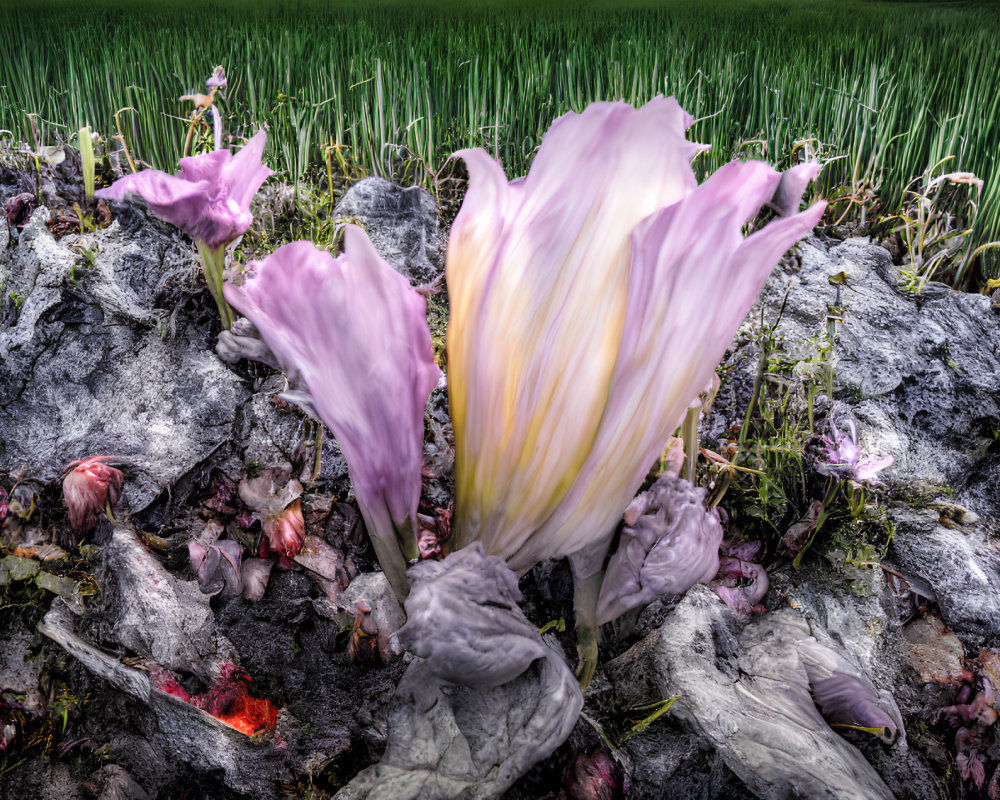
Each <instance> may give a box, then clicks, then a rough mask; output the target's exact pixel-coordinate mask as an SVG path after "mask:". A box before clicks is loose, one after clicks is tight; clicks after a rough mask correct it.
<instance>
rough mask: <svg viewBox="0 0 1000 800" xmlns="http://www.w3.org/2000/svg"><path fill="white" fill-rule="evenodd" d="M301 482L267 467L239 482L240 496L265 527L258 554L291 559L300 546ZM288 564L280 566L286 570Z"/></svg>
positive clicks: (302, 529) (303, 532) (303, 527)
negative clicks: (252, 476) (254, 475)
mask: <svg viewBox="0 0 1000 800" xmlns="http://www.w3.org/2000/svg"><path fill="white" fill-rule="evenodd" d="M301 494H302V484H301V483H299V482H298V481H297V480H295V479H294V478H290V477H289V474H288V473H287V472H286V471H284V470H279V469H266V470H264V471H262V472H261V473H260V474H259V475H257V476H256V477H254V478H244V479H243V480H241V481H240V484H239V495H240V499H241V500H242V501H243V502H244V503H246V504H247V505H248V506H249V507H250V508H252V509H253V510H254V516H255V517H256V518H257V519H259V520H260V522H261V526H262V528H263V529H264V540H263V541H262V542H261V551H260V555H261V556H264V555H278V556H281V557H283V558H294V557H295V556H296V555H298V553H299V550H301V549H302V542H303V541H304V540H305V536H306V523H305V519H304V518H303V516H302V503H301V501H300V500H299V497H300V496H301ZM290 566H291V565H290V564H288V565H284V564H282V565H281V568H282V569H287V568H289V567H290Z"/></svg>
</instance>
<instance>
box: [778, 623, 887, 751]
mask: <svg viewBox="0 0 1000 800" xmlns="http://www.w3.org/2000/svg"><path fill="white" fill-rule="evenodd" d="M795 649H796V651H797V652H798V654H799V658H800V659H801V661H802V665H803V666H804V667H805V670H806V674H807V676H808V678H809V687H810V690H811V691H812V695H813V700H814V701H815V703H816V707H817V708H818V709H819V710H820V713H821V714H822V715H823V718H824V719H825V720H826V721H827V722H828V723H829V724H830V725H831V726H834V727H837V726H841V727H848V728H861V729H863V730H867V731H869V732H871V733H873V734H875V735H876V736H878V737H879V738H881V739H883V740H884V741H886V742H892V741H894V740H895V739H896V736H897V735H898V734H899V732H900V731H901V730H903V717H902V715H901V714H900V713H899V707H898V706H897V705H896V701H895V700H894V699H893V696H892V694H891V693H890V692H887V691H884V690H883V691H879V690H877V689H876V688H875V687H874V686H872V684H871V682H870V681H869V680H868V679H867V678H865V677H863V676H862V675H861V674H860V673H859V672H858V670H857V668H856V667H855V666H854V665H852V664H851V663H850V662H849V661H848V660H847V659H846V658H844V657H843V656H842V655H840V654H839V653H837V652H836V651H835V650H833V649H831V648H830V647H827V646H826V645H824V644H822V643H820V642H819V641H817V640H816V638H815V637H813V636H808V637H804V638H802V639H800V640H798V641H797V642H796V643H795Z"/></svg>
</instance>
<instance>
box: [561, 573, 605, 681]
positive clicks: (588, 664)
mask: <svg viewBox="0 0 1000 800" xmlns="http://www.w3.org/2000/svg"><path fill="white" fill-rule="evenodd" d="M569 563H570V566H571V567H572V568H573V606H574V610H575V612H576V650H577V654H578V656H579V658H580V663H579V664H578V665H577V667H576V679H577V680H578V681H579V682H580V689H581V690H583V691H585V690H586V688H587V687H588V686H589V685H590V681H591V680H592V679H593V677H594V670H596V669H597V633H598V628H599V627H600V626H599V625H598V624H597V599H598V597H599V595H600V593H601V583H602V582H603V580H604V570H602V569H599V570H597V572H595V573H594V574H593V575H587V576H581V575H580V573H579V570H578V569H577V567H576V564H575V563H574V559H573V557H572V556H570V562H569Z"/></svg>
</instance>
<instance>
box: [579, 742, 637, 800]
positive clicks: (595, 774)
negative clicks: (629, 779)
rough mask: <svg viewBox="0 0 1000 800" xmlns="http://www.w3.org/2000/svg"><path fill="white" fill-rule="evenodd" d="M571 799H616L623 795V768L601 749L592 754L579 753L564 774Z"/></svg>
mask: <svg viewBox="0 0 1000 800" xmlns="http://www.w3.org/2000/svg"><path fill="white" fill-rule="evenodd" d="M566 786H567V789H568V793H569V796H570V798H572V800H618V798H622V797H625V791H624V779H623V770H622V768H621V767H620V766H619V765H618V764H617V762H615V760H614V759H613V758H612V757H611V756H610V755H609V754H608V753H607V751H605V750H603V749H601V750H597V751H596V752H594V753H593V754H592V755H589V756H588V755H586V754H585V753H580V754H579V755H578V756H577V757H576V761H574V762H573V766H572V767H571V768H570V771H569V774H568V775H567V776H566Z"/></svg>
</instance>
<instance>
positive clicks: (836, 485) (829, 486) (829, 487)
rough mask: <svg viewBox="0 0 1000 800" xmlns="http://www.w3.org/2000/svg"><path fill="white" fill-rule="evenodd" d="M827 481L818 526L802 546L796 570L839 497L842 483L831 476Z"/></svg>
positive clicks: (795, 561) (817, 519) (818, 515)
mask: <svg viewBox="0 0 1000 800" xmlns="http://www.w3.org/2000/svg"><path fill="white" fill-rule="evenodd" d="M826 480H827V483H826V495H825V496H824V497H823V504H822V505H821V506H820V509H819V513H818V514H817V515H816V525H815V526H814V527H813V531H812V534H811V535H810V536H809V539H808V540H807V541H806V543H805V544H804V545H802V549H801V550H799V552H798V554H797V555H796V556H795V558H794V559H793V560H792V566H793V567H794V568H795V569H798V568H799V564H801V563H802V556H804V555H805V553H806V550H808V549H809V547H810V545H812V543H813V541H814V540H815V539H816V534H818V533H819V529H820V528H822V527H823V523H824V522H826V518H827V516H829V512H830V504H831V503H833V499H834V498H835V497H836V496H837V492H838V491H839V490H840V481H838V480H837V479H836V478H834V477H833V476H830V477H829V478H827V479H826Z"/></svg>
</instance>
